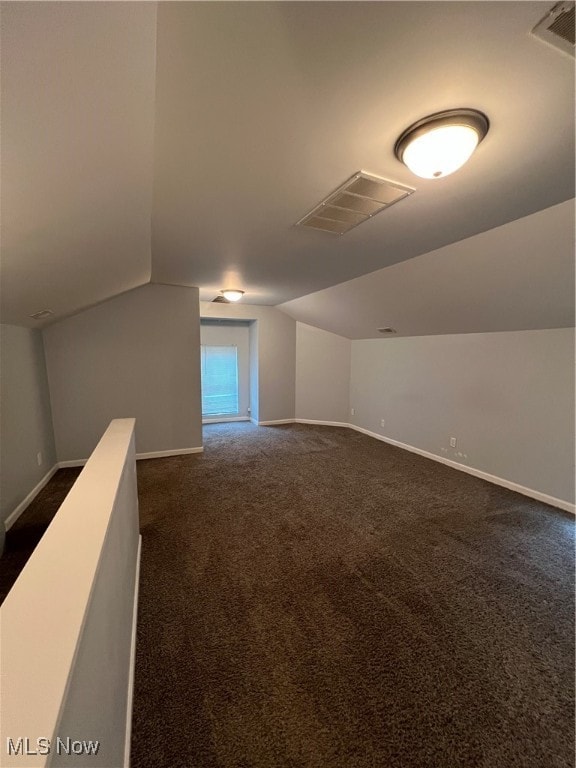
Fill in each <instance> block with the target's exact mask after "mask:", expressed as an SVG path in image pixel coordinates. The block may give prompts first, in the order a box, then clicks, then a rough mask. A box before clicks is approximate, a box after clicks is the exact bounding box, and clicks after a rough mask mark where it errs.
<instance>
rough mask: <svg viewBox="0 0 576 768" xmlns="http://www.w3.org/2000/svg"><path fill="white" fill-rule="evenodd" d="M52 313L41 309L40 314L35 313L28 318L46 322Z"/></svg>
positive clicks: (49, 310)
mask: <svg viewBox="0 0 576 768" xmlns="http://www.w3.org/2000/svg"><path fill="white" fill-rule="evenodd" d="M53 314H54V312H52V310H51V309H41V310H40V312H35V313H34V314H33V315H30V317H33V318H34V320H46V318H47V317H50V315H53Z"/></svg>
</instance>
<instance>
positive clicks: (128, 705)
mask: <svg viewBox="0 0 576 768" xmlns="http://www.w3.org/2000/svg"><path fill="white" fill-rule="evenodd" d="M141 554H142V535H140V536H138V554H137V555H136V573H135V580H134V604H133V607H132V636H131V638H130V667H129V670H128V697H127V701H126V732H125V736H124V768H130V746H131V742H132V710H133V702H134V670H135V667H136V631H137V628H138V592H139V589H140V557H141Z"/></svg>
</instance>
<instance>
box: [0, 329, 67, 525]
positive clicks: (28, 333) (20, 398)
mask: <svg viewBox="0 0 576 768" xmlns="http://www.w3.org/2000/svg"><path fill="white" fill-rule="evenodd" d="M38 453H41V454H42V462H41V464H40V465H38V462H37V454H38ZM55 463H56V451H55V448H54V435H53V431H52V416H51V413H50V396H49V394H48V381H47V378H46V363H45V359H44V346H43V343H42V335H41V333H40V331H35V330H30V329H29V328H20V327H19V326H15V325H2V326H1V328H0V474H1V486H2V494H1V496H0V514H1V519H2V520H5V519H6V518H7V517H8V516H9V515H10V514H11V513H12V512H13V511H14V509H15V508H16V507H17V506H18V504H20V502H21V501H22V500H23V499H24V498H26V496H27V495H28V494H29V493H30V491H31V490H32V489H33V488H34V487H35V486H36V485H37V484H38V483H39V482H40V480H42V478H43V477H44V476H45V475H46V473H47V472H48V471H49V470H50V469H51V468H52V467H53V466H54V464H55Z"/></svg>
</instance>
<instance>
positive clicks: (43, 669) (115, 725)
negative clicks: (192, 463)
mask: <svg viewBox="0 0 576 768" xmlns="http://www.w3.org/2000/svg"><path fill="white" fill-rule="evenodd" d="M134 427H135V421H134V419H115V420H114V421H112V422H111V423H110V426H109V427H108V429H107V430H106V432H105V433H104V435H103V437H102V439H101V440H100V442H99V443H98V445H97V447H96V449H95V450H94V453H93V454H92V456H91V457H90V459H89V460H88V462H87V463H86V465H85V467H84V469H83V470H82V472H81V474H80V476H79V477H78V479H77V480H76V482H75V484H74V486H73V487H72V489H71V490H70V492H69V494H68V496H67V497H66V499H65V500H64V502H63V504H62V506H61V507H60V509H59V510H58V512H57V514H56V516H55V517H54V519H53V520H52V522H51V524H50V526H49V527H48V529H47V530H46V532H45V534H44V536H43V537H42V539H41V540H40V542H39V543H38V546H37V547H36V549H35V550H34V552H33V554H32V556H31V558H30V560H29V561H28V562H27V564H26V566H25V567H24V569H23V571H22V573H21V574H20V576H19V577H18V580H17V581H16V582H15V584H14V586H13V587H12V589H11V590H10V592H9V594H8V595H7V597H6V600H5V601H4V604H3V605H2V607H1V608H0V644H1V647H0V685H1V688H0V696H1V700H0V711H1V723H0V765H1V766H3V767H5V768H13V767H16V768H24V767H25V768H35V767H36V766H51V767H57V766H74V768H81V767H82V766H93V768H97V767H98V768H103V767H104V766H105V768H125V767H126V766H128V765H129V760H130V730H131V721H132V690H133V679H134V652H135V638H136V608H137V602H138V573H139V562H140V534H139V521H138V496H137V488H136V455H135V448H134Z"/></svg>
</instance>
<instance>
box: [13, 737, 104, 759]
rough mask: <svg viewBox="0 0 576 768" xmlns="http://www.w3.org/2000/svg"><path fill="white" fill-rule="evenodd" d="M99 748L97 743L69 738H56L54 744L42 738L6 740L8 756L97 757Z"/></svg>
mask: <svg viewBox="0 0 576 768" xmlns="http://www.w3.org/2000/svg"><path fill="white" fill-rule="evenodd" d="M99 748H100V742H99V741H80V740H76V739H71V738H70V737H69V736H67V737H66V738H65V739H62V738H60V736H58V737H57V738H56V740H55V741H54V742H53V741H52V740H51V739H47V738H45V737H44V736H40V737H39V738H38V739H35V740H34V739H29V738H28V737H27V736H20V738H18V739H12V738H10V737H8V738H7V739H6V751H7V752H8V754H9V755H49V754H50V753H52V752H54V753H55V754H57V755H97V754H98V750H99Z"/></svg>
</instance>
